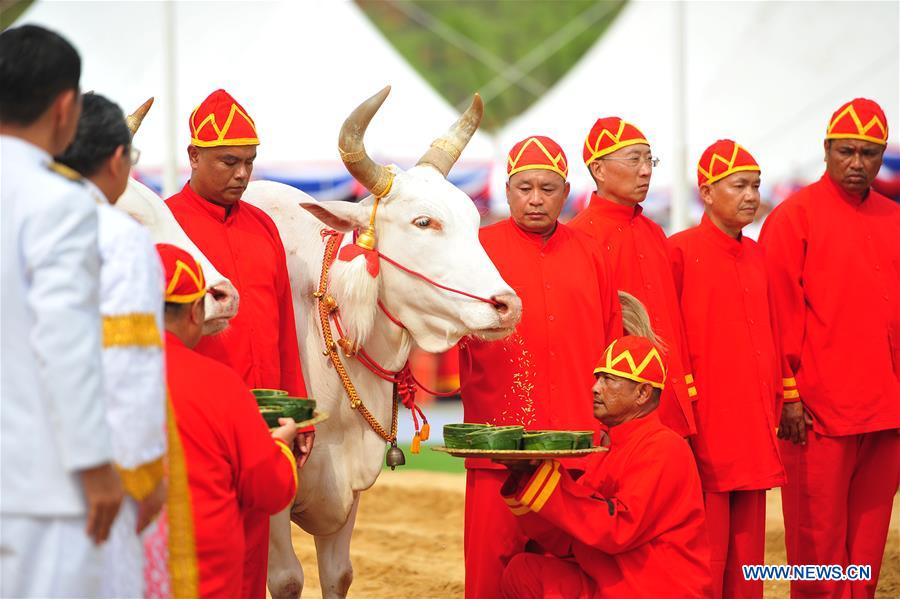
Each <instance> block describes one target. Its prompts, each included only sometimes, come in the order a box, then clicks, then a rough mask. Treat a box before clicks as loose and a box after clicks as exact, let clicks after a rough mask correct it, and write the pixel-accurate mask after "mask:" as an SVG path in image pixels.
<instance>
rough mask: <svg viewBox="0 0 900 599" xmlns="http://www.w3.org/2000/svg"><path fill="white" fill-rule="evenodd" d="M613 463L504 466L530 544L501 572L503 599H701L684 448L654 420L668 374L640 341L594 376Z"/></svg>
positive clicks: (701, 573) (604, 457)
mask: <svg viewBox="0 0 900 599" xmlns="http://www.w3.org/2000/svg"><path fill="white" fill-rule="evenodd" d="M594 374H595V375H596V376H597V382H596V384H595V385H594V387H593V394H594V416H595V417H596V418H597V419H598V420H600V421H601V422H602V423H603V424H605V425H606V426H608V427H609V436H610V448H609V451H608V452H604V453H597V454H593V455H592V456H591V457H589V458H587V461H586V463H585V467H586V469H585V472H584V474H583V475H581V476H580V477H579V476H578V474H579V473H577V472H575V471H570V470H568V469H567V468H566V467H565V466H562V465H561V464H560V463H559V462H557V461H556V460H544V461H541V462H539V465H538V466H537V467H536V468H535V466H534V463H532V464H529V465H527V466H525V467H519V466H517V463H515V462H507V464H508V465H509V466H510V467H511V468H512V471H511V473H510V475H509V477H508V479H507V481H506V483H505V485H504V486H503V488H502V489H501V493H502V495H503V498H504V499H505V501H506V504H507V505H508V506H509V509H510V510H511V511H512V513H513V514H514V515H516V516H517V517H518V521H519V524H520V526H521V527H522V529H523V530H524V531H525V533H526V534H527V535H528V536H529V537H530V538H531V539H532V541H531V542H529V545H528V548H527V550H526V552H523V553H520V554H518V555H516V556H515V557H513V559H512V560H511V561H510V562H509V565H507V567H506V569H505V570H504V572H503V579H502V589H503V594H504V597H507V598H526V597H527V598H531V597H534V598H542V597H566V598H571V599H575V598H576V597H577V598H585V599H588V598H603V599H606V598H616V597H622V598H627V599H638V598H642V597H646V598H648V599H650V598H654V599H655V598H657V597H685V598H687V597H706V596H708V595H709V593H710V591H711V586H710V585H711V578H710V568H709V543H708V541H707V536H706V523H705V520H704V510H703V495H702V492H701V489H700V477H699V476H698V474H697V468H696V466H695V464H694V458H693V456H692V455H691V450H690V448H689V447H688V444H687V442H686V441H685V440H684V439H683V438H682V437H680V436H679V435H678V434H677V433H675V432H673V431H672V430H671V429H669V428H668V427H666V426H664V425H663V424H662V423H661V422H660V420H659V416H658V415H657V413H656V408H657V407H658V406H659V398H660V394H661V391H662V389H663V387H664V386H665V377H666V369H665V365H664V363H663V360H662V357H661V356H660V352H659V350H658V349H657V348H656V346H654V345H653V344H652V343H651V342H650V341H649V340H647V339H646V338H644V337H637V336H628V337H622V338H620V339H618V340H616V341H613V342H612V343H611V344H610V345H609V347H608V348H607V349H606V353H605V354H604V356H603V358H602V360H601V362H600V365H599V366H598V367H597V368H596V370H595V371H594Z"/></svg>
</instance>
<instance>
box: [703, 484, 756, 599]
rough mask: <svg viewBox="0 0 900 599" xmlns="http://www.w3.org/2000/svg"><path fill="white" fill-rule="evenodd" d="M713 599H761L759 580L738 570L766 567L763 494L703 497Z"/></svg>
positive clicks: (734, 493)
mask: <svg viewBox="0 0 900 599" xmlns="http://www.w3.org/2000/svg"><path fill="white" fill-rule="evenodd" d="M703 502H704V504H705V506H706V528H707V530H708V531H709V549H710V554H711V555H712V558H711V560H710V564H711V566H712V581H713V594H712V596H713V598H714V599H761V598H762V596H763V581H762V580H744V571H743V569H742V568H741V566H744V565H750V566H752V565H757V564H764V563H766V492H765V491H764V490H759V491H731V492H726V493H704V494H703Z"/></svg>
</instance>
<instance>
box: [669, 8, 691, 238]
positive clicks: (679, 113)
mask: <svg viewBox="0 0 900 599" xmlns="http://www.w3.org/2000/svg"><path fill="white" fill-rule="evenodd" d="M673 5H674V6H673V7H674V10H675V15H674V16H675V18H674V19H672V22H673V26H674V28H675V31H674V35H673V36H672V38H673V43H674V47H673V48H672V61H673V65H672V66H673V69H672V72H673V74H674V81H673V82H672V88H673V92H674V93H673V97H674V101H673V106H672V109H673V111H672V112H673V119H672V122H673V125H674V126H673V128H672V134H673V137H674V139H673V142H672V148H673V149H674V154H673V156H672V203H671V205H670V206H669V210H670V212H669V234H672V233H677V232H678V231H682V230H684V229H686V228H687V227H688V225H689V222H688V190H687V181H686V180H685V172H686V171H687V161H686V154H687V110H686V109H685V97H684V95H685V90H686V89H687V88H686V86H685V80H684V79H685V76H686V70H685V64H684V53H685V52H684V49H685V39H684V11H685V3H684V2H681V1H676V2H674V3H673Z"/></svg>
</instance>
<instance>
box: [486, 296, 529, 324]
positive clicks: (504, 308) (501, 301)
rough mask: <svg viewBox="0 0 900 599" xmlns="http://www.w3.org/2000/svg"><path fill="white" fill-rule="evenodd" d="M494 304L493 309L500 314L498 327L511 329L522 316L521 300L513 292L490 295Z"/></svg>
mask: <svg viewBox="0 0 900 599" xmlns="http://www.w3.org/2000/svg"><path fill="white" fill-rule="evenodd" d="M491 299H492V300H494V301H495V302H497V303H496V305H495V306H494V309H495V310H496V311H497V314H498V316H500V328H502V329H511V328H513V327H515V326H516V325H517V324H519V320H520V319H521V318H522V300H520V299H519V296H518V295H516V294H515V293H500V294H498V295H495V296H493V297H491Z"/></svg>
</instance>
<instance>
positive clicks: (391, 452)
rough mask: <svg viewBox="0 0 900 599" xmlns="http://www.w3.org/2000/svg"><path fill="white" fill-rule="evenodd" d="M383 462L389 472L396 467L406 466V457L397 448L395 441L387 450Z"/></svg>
mask: <svg viewBox="0 0 900 599" xmlns="http://www.w3.org/2000/svg"><path fill="white" fill-rule="evenodd" d="M384 462H385V464H387V465H388V466H389V467H390V469H391V470H393V469H394V468H396V467H397V466H405V465H406V456H404V455H403V450H402V449H400V448H399V447H397V442H396V441H394V442H392V443H391V448H390V449H388V450H387V455H386V456H385V459H384Z"/></svg>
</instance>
